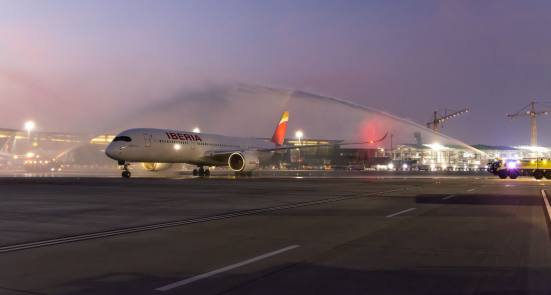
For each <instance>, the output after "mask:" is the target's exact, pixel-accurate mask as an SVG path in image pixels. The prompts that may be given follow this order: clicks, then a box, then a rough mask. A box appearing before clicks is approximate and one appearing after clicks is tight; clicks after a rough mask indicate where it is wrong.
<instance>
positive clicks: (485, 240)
mask: <svg viewBox="0 0 551 295" xmlns="http://www.w3.org/2000/svg"><path fill="white" fill-rule="evenodd" d="M550 187H551V181H547V180H544V181H536V180H533V179H529V178H520V179H517V180H499V179H496V178H495V177H492V176H490V175H487V176H477V177H470V176H460V177H433V176H428V177H408V176H407V175H402V176H388V177H376V176H373V177H359V176H354V177H331V176H330V175H329V176H323V177H317V176H316V177H308V176H299V177H291V176H286V177H276V178H273V177H268V176H266V177H252V178H231V177H213V178H210V179H201V178H191V177H179V178H176V179H162V178H132V179H119V178H101V177H95V178H87V177H42V178H35V177H27V178H25V177H6V178H0V204H1V206H0V218H1V222H0V233H1V235H0V265H1V266H2V268H1V269H0V294H550V293H551V242H550V241H551V239H550V237H551V236H550V231H549V214H550V213H551V207H549V206H548V205H549V199H547V201H546V200H545V198H546V194H550V195H551V190H550V191H549V193H547V191H546V190H547V189H550Z"/></svg>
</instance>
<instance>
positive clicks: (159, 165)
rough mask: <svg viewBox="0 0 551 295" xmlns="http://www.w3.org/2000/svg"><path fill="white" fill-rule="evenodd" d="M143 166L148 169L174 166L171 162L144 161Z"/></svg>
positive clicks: (165, 168) (159, 169)
mask: <svg viewBox="0 0 551 295" xmlns="http://www.w3.org/2000/svg"><path fill="white" fill-rule="evenodd" d="M142 167H143V168H144V169H145V170H147V171H163V170H167V169H169V168H170V167H172V164H171V163H142Z"/></svg>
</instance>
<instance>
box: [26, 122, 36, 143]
mask: <svg viewBox="0 0 551 295" xmlns="http://www.w3.org/2000/svg"><path fill="white" fill-rule="evenodd" d="M35 127H36V124H35V123H34V121H27V122H25V124H24V125H23V128H25V130H27V137H28V138H29V139H30V138H31V131H33V130H34V128H35Z"/></svg>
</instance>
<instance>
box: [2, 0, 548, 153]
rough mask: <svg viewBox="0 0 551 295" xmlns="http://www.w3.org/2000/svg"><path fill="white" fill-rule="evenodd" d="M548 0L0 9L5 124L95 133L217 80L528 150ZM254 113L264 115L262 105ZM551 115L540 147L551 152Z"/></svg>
mask: <svg viewBox="0 0 551 295" xmlns="http://www.w3.org/2000/svg"><path fill="white" fill-rule="evenodd" d="M550 28H551V2H550V1H504V0H499V1H443V0H442V1H407V0H405V1H367V0H363V1H329V0H323V1H322V0H320V1H307V0H302V1H296V0H289V1H287V0H275V1H267V0H262V1H259V0H257V1H238V0H235V1H209V0H196V1H184V0H177V1H168V0H159V1H138V0H129V1H122V0H109V1H98V0H96V1H62V0H58V1H47V0H43V1H31V0H29V1H27V0H0V127H6V128H21V125H22V122H23V121H24V120H26V119H28V118H33V119H35V120H36V121H37V124H38V125H39V126H40V128H41V129H42V130H62V131H81V130H82V131H88V130H93V128H92V127H91V126H92V125H93V124H94V122H97V121H99V120H102V116H109V115H111V116H112V115H113V114H116V113H117V112H118V111H121V110H128V109H132V108H134V107H140V106H145V105H148V104H151V103H156V102H157V101H162V100H164V99H167V98H168V97H170V96H172V95H174V93H177V92H178V91H182V90H185V89H192V88H197V87H201V86H202V85H208V84H209V83H219V82H236V81H239V82H245V83H251V84H262V85H269V86H273V87H282V88H293V89H301V90H304V91H309V92H314V93H318V94H324V95H329V96H334V97H338V98H341V99H346V100H350V101H353V102H356V103H360V104H363V105H366V106H371V107H375V108H379V109H382V110H385V111H388V112H390V113H393V114H396V115H399V116H403V117H407V118H411V119H413V120H414V121H417V122H419V123H424V122H426V121H428V120H429V119H430V117H431V114H432V111H433V110H434V109H440V108H452V109H460V108H462V107H464V106H470V107H471V109H472V112H471V113H469V114H468V115H466V116H464V117H459V118H457V119H455V120H454V121H450V122H449V123H448V124H446V125H445V128H444V133H446V134H448V135H451V136H454V137H456V138H459V139H462V140H463V141H465V142H469V143H485V144H514V145H516V144H526V143H528V141H529V138H528V137H529V126H528V119H527V118H521V119H517V120H511V119H507V118H505V114H506V113H508V112H513V111H517V110H518V109H520V108H521V107H522V106H524V105H526V104H527V103H528V102H529V101H530V100H531V99H533V98H538V99H541V100H551V29H550ZM251 111H254V110H251ZM550 123H551V116H550V118H541V119H540V125H539V127H540V137H539V138H540V143H541V144H545V145H551V124H550Z"/></svg>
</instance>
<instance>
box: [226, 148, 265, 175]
mask: <svg viewBox="0 0 551 295" xmlns="http://www.w3.org/2000/svg"><path fill="white" fill-rule="evenodd" d="M228 166H230V169H231V170H233V171H236V172H249V171H253V170H255V169H257V168H258V167H259V166H260V160H259V159H258V155H257V154H256V153H254V152H242V153H241V152H236V153H233V154H231V155H230V157H229V158H228Z"/></svg>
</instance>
